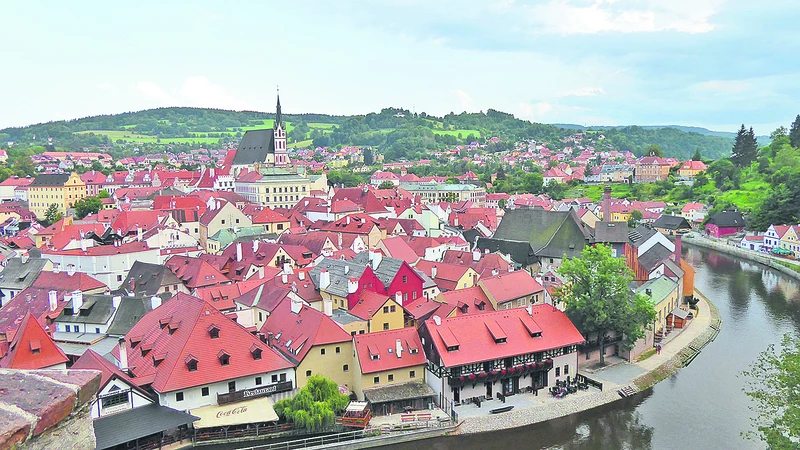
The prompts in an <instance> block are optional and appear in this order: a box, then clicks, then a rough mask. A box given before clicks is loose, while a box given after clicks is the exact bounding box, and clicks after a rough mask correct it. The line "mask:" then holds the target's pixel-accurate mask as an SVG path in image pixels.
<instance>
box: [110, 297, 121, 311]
mask: <svg viewBox="0 0 800 450" xmlns="http://www.w3.org/2000/svg"><path fill="white" fill-rule="evenodd" d="M121 304H122V297H121V296H119V295H115V296H113V297H111V306H113V307H114V309H117V310H118V309H119V305H121Z"/></svg>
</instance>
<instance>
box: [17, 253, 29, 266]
mask: <svg viewBox="0 0 800 450" xmlns="http://www.w3.org/2000/svg"><path fill="white" fill-rule="evenodd" d="M30 259H31V254H30V253H28V252H27V251H26V252H24V253H23V254H21V255H19V261H20V262H21V263H22V264H27V262H28V260H30Z"/></svg>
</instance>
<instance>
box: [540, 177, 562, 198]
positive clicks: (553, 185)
mask: <svg viewBox="0 0 800 450" xmlns="http://www.w3.org/2000/svg"><path fill="white" fill-rule="evenodd" d="M544 192H545V193H546V194H547V196H548V197H550V198H552V199H553V200H561V199H563V198H564V195H565V194H566V193H567V185H566V184H564V183H559V182H558V181H551V182H549V183H547V186H545V187H544Z"/></svg>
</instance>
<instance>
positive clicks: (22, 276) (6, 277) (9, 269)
mask: <svg viewBox="0 0 800 450" xmlns="http://www.w3.org/2000/svg"><path fill="white" fill-rule="evenodd" d="M49 262H50V260H48V259H46V258H28V260H27V261H26V262H25V263H23V262H22V260H21V259H20V258H12V259H9V260H8V262H7V263H6V266H5V268H4V269H3V271H2V272H0V287H2V288H4V289H14V290H21V289H25V288H26V287H28V286H30V285H32V284H33V282H34V281H36V279H37V278H38V277H39V274H41V272H42V270H43V269H44V267H45V266H46V265H47V263H49Z"/></svg>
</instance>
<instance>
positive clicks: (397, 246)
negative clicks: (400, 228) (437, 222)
mask: <svg viewBox="0 0 800 450" xmlns="http://www.w3.org/2000/svg"><path fill="white" fill-rule="evenodd" d="M381 242H382V244H383V247H384V248H386V250H387V251H388V252H389V255H387V256H390V257H392V258H396V259H402V260H403V261H405V262H407V263H409V264H414V263H415V262H417V260H418V259H419V255H417V253H416V252H415V251H414V249H412V248H411V247H410V246H409V245H408V243H407V242H406V241H405V239H403V238H402V237H399V236H397V237H391V238H386V239H384V240H382V241H381Z"/></svg>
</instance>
